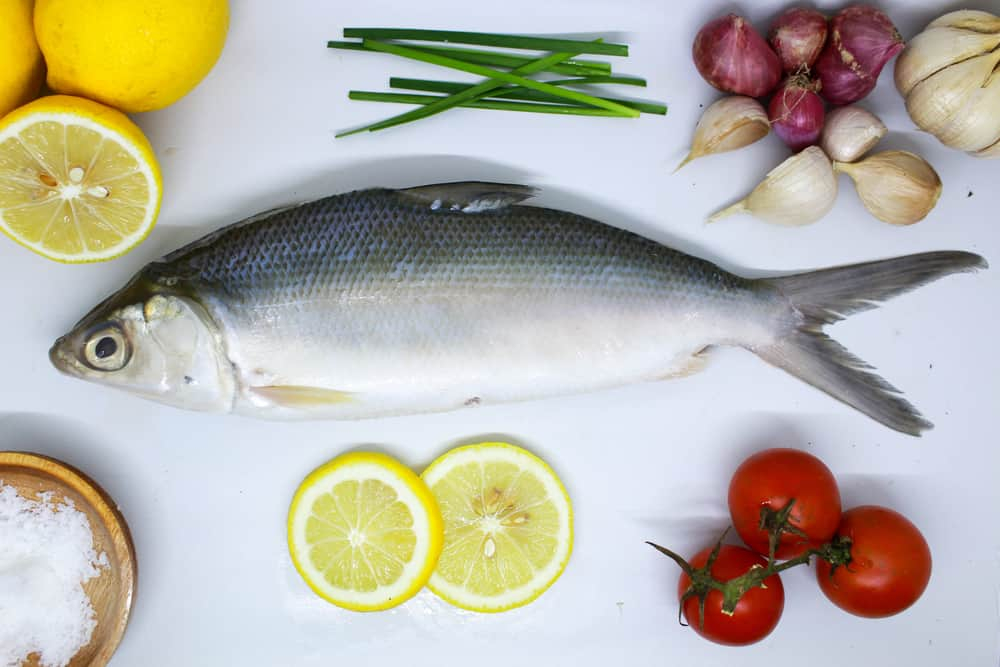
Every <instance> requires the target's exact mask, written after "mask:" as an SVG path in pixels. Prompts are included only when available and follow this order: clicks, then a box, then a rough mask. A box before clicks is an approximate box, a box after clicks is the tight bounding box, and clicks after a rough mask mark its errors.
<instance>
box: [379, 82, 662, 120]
mask: <svg viewBox="0 0 1000 667" xmlns="http://www.w3.org/2000/svg"><path fill="white" fill-rule="evenodd" d="M577 81H578V80H577V79H569V80H567V81H566V82H556V81H549V83H550V84H553V85H556V84H557V83H567V84H568V83H576V82H577ZM389 87H391V88H399V89H402V90H420V91H427V92H432V93H448V94H455V93H460V92H462V91H463V90H465V89H466V88H468V84H464V83H456V82H453V81H428V80H425V79H407V78H402V77H392V78H391V79H389ZM487 97H488V98H490V99H494V98H500V97H503V98H509V99H512V100H528V101H532V102H548V103H557V104H566V101H565V100H563V99H561V98H559V97H556V96H555V95H549V94H547V93H540V92H538V91H537V90H527V89H525V88H520V87H505V88H500V89H497V90H495V91H492V92H490V93H489V94H488V95H487ZM600 99H603V100H609V101H612V102H617V103H618V104H621V105H622V106H626V107H630V108H632V109H636V110H637V111H640V112H642V113H650V114H658V115H661V116H662V115H664V114H666V113H667V107H666V106H665V105H663V104H658V103H655V102H644V101H641V100H623V99H617V98H613V97H601V98H600Z"/></svg>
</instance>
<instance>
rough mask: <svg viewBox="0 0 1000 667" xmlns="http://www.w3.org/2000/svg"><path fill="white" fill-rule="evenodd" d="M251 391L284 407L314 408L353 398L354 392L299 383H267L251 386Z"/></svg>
mask: <svg viewBox="0 0 1000 667" xmlns="http://www.w3.org/2000/svg"><path fill="white" fill-rule="evenodd" d="M251 391H252V392H253V393H254V394H255V395H257V396H259V397H261V398H264V399H266V400H268V401H270V402H271V403H274V404H276V405H280V406H283V407H286V408H315V407H322V406H329V405H338V404H340V403H349V402H351V401H353V400H355V394H353V393H351V392H349V391H339V390H337V389H325V388H323V387H306V386H301V385H268V386H265V387H253V388H252V389H251Z"/></svg>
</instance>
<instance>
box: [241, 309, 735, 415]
mask: <svg viewBox="0 0 1000 667" xmlns="http://www.w3.org/2000/svg"><path fill="white" fill-rule="evenodd" d="M564 296H565V295H563V296H562V297H559V298H556V297H547V298H533V299H530V300H528V299H509V300H507V299H504V298H503V296H502V295H491V294H485V295H484V294H471V295H466V296H465V297H463V298H460V299H456V298H454V295H452V296H451V297H450V298H449V299H447V300H442V301H440V302H438V303H427V302H423V303H377V302H375V303H357V302H351V303H349V304H347V303H345V304H336V305H335V304H330V303H324V304H316V303H298V304H286V305H283V306H278V307H274V306H271V307H269V312H268V313H267V314H266V320H267V321H269V322H271V323H272V324H273V325H274V326H273V327H272V328H271V329H270V331H269V334H268V335H261V332H260V331H259V330H256V331H255V332H254V333H252V334H247V335H239V333H238V332H231V333H230V335H229V336H228V340H227V346H228V349H229V355H230V358H231V360H232V362H233V364H234V367H235V368H236V369H237V373H238V376H239V377H238V385H239V386H240V390H239V394H238V397H237V404H236V405H235V409H236V411H237V412H240V413H243V414H248V415H253V416H258V417H268V418H278V419H280V418H289V419H294V418H302V419H308V418H317V417H327V418H339V419H358V418H367V417H377V416H388V415H397V414H409V413H418V412H430V411H444V410H451V409H455V408H459V407H462V406H475V405H480V404H491V403H502V402H510V401H520V400H526V399H531V398H540V397H545V396H556V395H564V394H573V393H580V392H586V391H592V390H596V389H600V388H605V387H612V386H618V385H623V384H628V383H632V382H637V381H644V380H655V379H660V378H666V377H669V376H672V375H675V374H681V373H684V372H685V371H686V370H687V369H689V368H690V366H691V364H692V355H694V354H696V353H697V352H699V351H700V350H702V349H703V348H704V347H705V346H707V345H711V344H717V343H725V342H732V340H733V331H734V325H735V324H736V323H735V322H733V321H731V318H729V317H727V316H726V315H725V314H724V313H717V312H713V310H712V309H711V308H710V307H709V306H708V304H706V306H705V308H700V309H697V310H695V311H690V310H686V311H682V310H679V309H678V305H677V304H674V303H671V302H669V301H666V302H663V303H656V304H651V303H650V302H649V300H647V299H639V300H635V301H622V302H616V301H613V300H609V299H604V300H587V299H581V300H579V301H574V300H571V299H566V298H564ZM275 308H277V310H276V309H275ZM275 386H278V387H288V386H290V387H297V388H298V387H315V388H319V389H322V390H328V391H330V392H336V394H331V395H336V396H340V395H343V396H344V398H343V400H339V399H338V400H333V401H329V402H324V401H317V402H308V404H301V403H300V404H296V405H294V406H288V405H282V404H281V403H279V402H275V401H274V400H273V394H270V393H267V394H266V395H263V394H264V393H262V392H258V391H256V389H259V388H260V387H275Z"/></svg>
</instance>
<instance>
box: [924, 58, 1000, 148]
mask: <svg viewBox="0 0 1000 667" xmlns="http://www.w3.org/2000/svg"><path fill="white" fill-rule="evenodd" d="M934 134H935V135H936V136H937V138H938V139H940V140H941V142H942V143H943V144H945V145H947V146H951V147H952V148H957V149H959V150H962V151H971V152H976V151H979V150H980V149H981V148H982V147H983V146H990V145H992V144H994V143H996V142H997V140H1000V73H997V72H994V73H993V75H992V76H991V77H990V79H989V80H988V81H987V82H986V84H985V85H984V86H983V87H982V88H979V89H977V90H976V91H975V92H974V93H973V94H972V95H971V96H970V97H969V98H968V100H967V101H966V103H965V105H964V106H963V107H962V108H961V109H959V110H958V111H957V112H955V114H954V115H953V116H952V118H951V121H950V122H949V123H948V124H947V125H944V126H942V127H939V128H936V129H935V130H934Z"/></svg>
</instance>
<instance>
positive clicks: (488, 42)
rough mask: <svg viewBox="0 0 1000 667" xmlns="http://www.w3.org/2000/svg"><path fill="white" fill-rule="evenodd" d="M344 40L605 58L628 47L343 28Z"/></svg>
mask: <svg viewBox="0 0 1000 667" xmlns="http://www.w3.org/2000/svg"><path fill="white" fill-rule="evenodd" d="M344 37H347V38H352V37H353V38H359V39H364V40H369V39H371V40H398V39H406V40H416V41H422V42H450V43H455V44H476V45H480V46H497V47H501V48H507V49H531V50H534V51H557V52H574V53H596V54H601V55H606V56H628V46H627V45H625V44H608V43H605V42H603V41H588V40H577V39H556V38H548V37H527V36H524V35H498V34H493V33H484V32H461V31H454V30H419V29H409V28H344Z"/></svg>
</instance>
